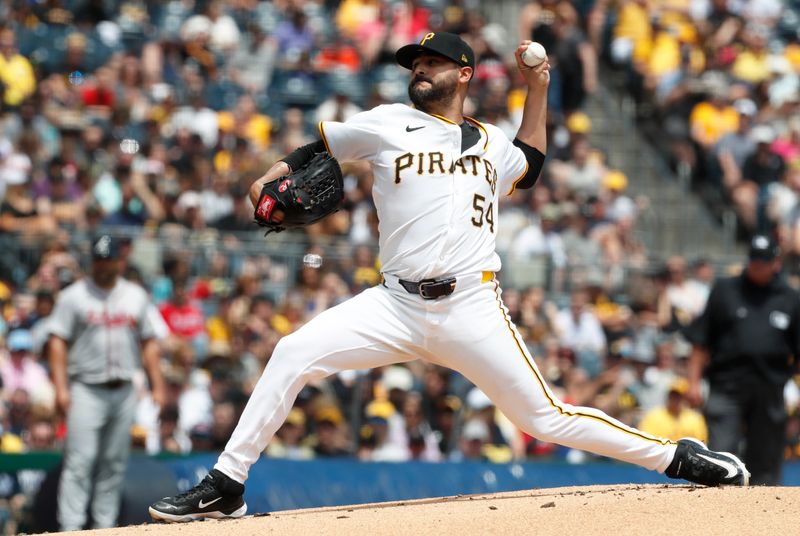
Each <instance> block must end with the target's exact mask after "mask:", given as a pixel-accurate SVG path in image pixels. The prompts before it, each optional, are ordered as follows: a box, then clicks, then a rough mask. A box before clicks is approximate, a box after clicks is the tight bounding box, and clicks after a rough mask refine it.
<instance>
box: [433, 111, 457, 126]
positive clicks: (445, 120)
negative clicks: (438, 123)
mask: <svg viewBox="0 0 800 536" xmlns="http://www.w3.org/2000/svg"><path fill="white" fill-rule="evenodd" d="M429 115H432V116H433V117H435V118H436V119H441V120H442V121H444V122H446V123H450V124H451V125H456V126H458V124H456V122H455V121H450V120H449V119H448V118H446V117H444V116H442V115H438V114H429Z"/></svg>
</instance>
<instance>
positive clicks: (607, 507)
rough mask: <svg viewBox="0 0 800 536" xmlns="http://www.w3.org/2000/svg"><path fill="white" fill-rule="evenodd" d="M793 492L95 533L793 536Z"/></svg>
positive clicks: (624, 493) (575, 501) (683, 494)
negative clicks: (781, 535) (693, 535)
mask: <svg viewBox="0 0 800 536" xmlns="http://www.w3.org/2000/svg"><path fill="white" fill-rule="evenodd" d="M798 511H800V488H795V487H750V488H735V487H729V488H700V487H695V486H690V485H617V486H586V487H570V488H548V489H533V490H528V491H517V492H512V493H499V494H491V495H463V496H455V497H442V498H434V499H421V500H415V501H402V502H390V503H376V504H362V505H355V506H339V507H330V508H313V509H306V510H287V511H281V512H273V513H270V514H256V515H253V516H246V517H244V518H242V519H239V520H226V521H202V522H196V523H188V524H176V525H161V524H159V525H156V524H148V525H139V526H131V527H125V528H118V529H107V530H98V531H91V532H89V531H85V532H84V533H85V534H91V535H92V536H131V535H134V534H147V535H148V536H189V535H192V536H195V535H197V536H204V535H209V536H211V535H218V534H224V535H225V536H244V535H250V534H281V535H295V534H296V535H308V534H348V535H353V534H370V535H373V534H392V535H394V534H414V535H419V534H436V535H443V534H460V535H471V534H522V533H527V534H560V535H581V536H583V535H589V534H598V535H600V534H602V535H609V534H619V533H623V534H625V535H626V536H636V535H642V536H657V535H672V534H680V535H681V536H687V535H692V534H697V535H703V536H714V535H720V536H722V535H725V536H728V535H737V536H739V535H756V534H759V535H761V534H763V535H776V534H786V535H788V534H798V533H799V532H800V520H798V516H797V512H798Z"/></svg>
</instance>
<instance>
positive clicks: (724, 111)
mask: <svg viewBox="0 0 800 536" xmlns="http://www.w3.org/2000/svg"><path fill="white" fill-rule="evenodd" d="M707 83H708V86H709V87H708V92H709V100H706V101H703V102H699V103H697V104H696V105H695V107H694V108H693V109H692V113H691V115H690V116H689V124H690V126H691V130H692V139H693V140H694V141H696V142H697V143H698V144H700V146H702V147H703V149H704V150H705V151H710V150H711V148H712V147H713V146H714V145H715V144H716V143H717V142H718V141H719V140H720V138H722V136H724V135H725V134H729V133H731V132H736V130H737V129H738V128H739V114H738V112H737V111H736V109H735V108H734V107H733V106H731V105H730V103H729V102H728V100H729V99H728V89H727V87H726V86H725V85H724V82H723V81H722V80H715V79H710V80H709V81H708V82H707Z"/></svg>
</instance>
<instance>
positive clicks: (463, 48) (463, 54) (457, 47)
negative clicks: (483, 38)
mask: <svg viewBox="0 0 800 536" xmlns="http://www.w3.org/2000/svg"><path fill="white" fill-rule="evenodd" d="M423 52H432V53H434V54H439V55H440V56H444V57H445V58H447V59H449V60H452V61H454V62H456V63H457V64H458V65H459V66H461V67H472V68H473V69H474V68H475V52H473V51H472V47H470V46H469V45H468V44H467V43H466V42H465V41H464V40H463V39H461V38H460V37H459V36H457V35H456V34H454V33H448V32H429V33H427V34H425V36H424V37H423V38H422V40H421V41H420V42H419V43H412V44H410V45H406V46H404V47H401V48H400V49H399V50H398V51H397V52H396V53H395V55H394V58H395V60H397V63H398V64H400V65H401V66H402V67H405V68H406V69H411V64H412V63H413V62H414V59H415V58H416V57H417V56H419V55H420V54H422V53H423Z"/></svg>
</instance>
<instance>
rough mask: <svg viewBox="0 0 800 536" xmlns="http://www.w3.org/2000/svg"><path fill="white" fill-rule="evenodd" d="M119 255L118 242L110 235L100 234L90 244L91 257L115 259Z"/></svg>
mask: <svg viewBox="0 0 800 536" xmlns="http://www.w3.org/2000/svg"><path fill="white" fill-rule="evenodd" d="M118 257H119V243H117V241H116V240H114V238H112V237H111V236H110V235H100V236H99V237H97V239H96V240H95V241H94V243H93V244H92V258H93V259H116V258H118Z"/></svg>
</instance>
